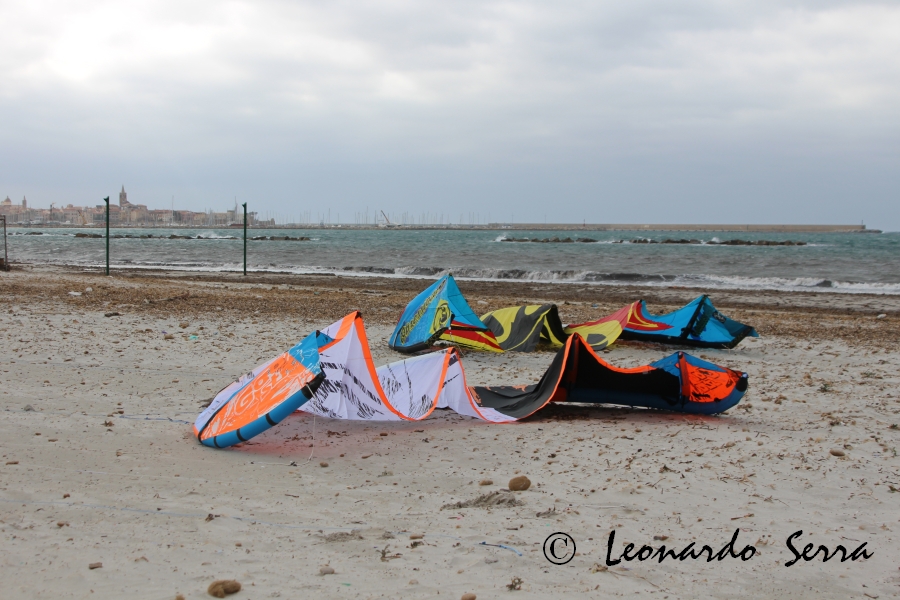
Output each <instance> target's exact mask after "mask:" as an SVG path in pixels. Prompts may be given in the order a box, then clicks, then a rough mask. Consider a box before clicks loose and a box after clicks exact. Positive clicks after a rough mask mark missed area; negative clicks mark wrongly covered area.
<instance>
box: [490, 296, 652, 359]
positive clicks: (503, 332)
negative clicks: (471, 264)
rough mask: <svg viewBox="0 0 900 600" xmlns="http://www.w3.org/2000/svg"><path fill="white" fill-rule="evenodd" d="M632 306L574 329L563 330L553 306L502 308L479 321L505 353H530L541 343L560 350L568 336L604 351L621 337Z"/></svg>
mask: <svg viewBox="0 0 900 600" xmlns="http://www.w3.org/2000/svg"><path fill="white" fill-rule="evenodd" d="M634 306H635V305H633V304H632V305H628V306H626V307H624V308H622V309H620V310H618V311H616V312H615V313H613V314H611V315H609V316H607V317H603V318H602V319H597V320H596V321H589V322H587V323H579V324H577V325H569V326H568V327H563V324H562V321H561V320H560V318H559V309H558V308H557V307H556V305H555V304H542V305H540V306H518V307H515V306H514V307H510V308H501V309H499V310H495V311H493V312H489V313H488V314H486V315H483V316H482V317H481V320H482V321H484V324H485V325H487V327H488V328H489V329H490V331H491V333H493V334H494V338H495V339H496V340H497V344H498V345H499V346H500V348H501V349H502V350H504V351H515V352H533V351H534V349H535V348H536V347H537V345H538V344H539V343H541V342H544V343H547V344H550V345H551V346H554V347H561V346H562V345H563V344H564V343H565V342H566V340H567V339H568V338H569V336H571V335H573V334H576V333H577V334H579V335H581V336H582V337H583V338H584V339H585V340H586V341H587V343H588V345H589V346H591V347H592V348H594V349H595V350H603V349H604V348H606V347H607V346H609V345H610V344H612V343H613V342H614V341H616V339H617V338H618V337H619V336H620V335H621V334H622V330H623V329H624V327H625V324H626V323H627V322H628V320H629V318H630V317H631V312H632V310H633V308H634Z"/></svg>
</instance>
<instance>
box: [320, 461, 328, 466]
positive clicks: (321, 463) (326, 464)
mask: <svg viewBox="0 0 900 600" xmlns="http://www.w3.org/2000/svg"><path fill="white" fill-rule="evenodd" d="M319 466H320V467H327V466H328V463H327V462H325V461H324V460H323V461H322V462H320V463H319Z"/></svg>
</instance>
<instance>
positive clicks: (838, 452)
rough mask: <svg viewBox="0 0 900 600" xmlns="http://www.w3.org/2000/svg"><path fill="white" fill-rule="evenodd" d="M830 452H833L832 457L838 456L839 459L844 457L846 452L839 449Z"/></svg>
mask: <svg viewBox="0 0 900 600" xmlns="http://www.w3.org/2000/svg"><path fill="white" fill-rule="evenodd" d="M830 452H831V455H832V456H838V457H840V456H844V451H843V450H838V449H837V448H832V449H831V451H830Z"/></svg>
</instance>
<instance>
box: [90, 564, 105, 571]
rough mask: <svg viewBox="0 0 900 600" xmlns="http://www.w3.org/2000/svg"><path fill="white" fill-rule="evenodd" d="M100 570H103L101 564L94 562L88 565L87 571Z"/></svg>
mask: <svg viewBox="0 0 900 600" xmlns="http://www.w3.org/2000/svg"><path fill="white" fill-rule="evenodd" d="M101 568H103V563H102V562H95V563H91V564H89V565H88V569H90V570H91V571H93V570H94V569H101Z"/></svg>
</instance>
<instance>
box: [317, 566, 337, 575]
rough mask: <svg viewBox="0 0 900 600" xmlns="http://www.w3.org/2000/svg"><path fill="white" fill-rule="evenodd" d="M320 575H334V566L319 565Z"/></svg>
mask: <svg viewBox="0 0 900 600" xmlns="http://www.w3.org/2000/svg"><path fill="white" fill-rule="evenodd" d="M319 575H334V568H333V567H319Z"/></svg>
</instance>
